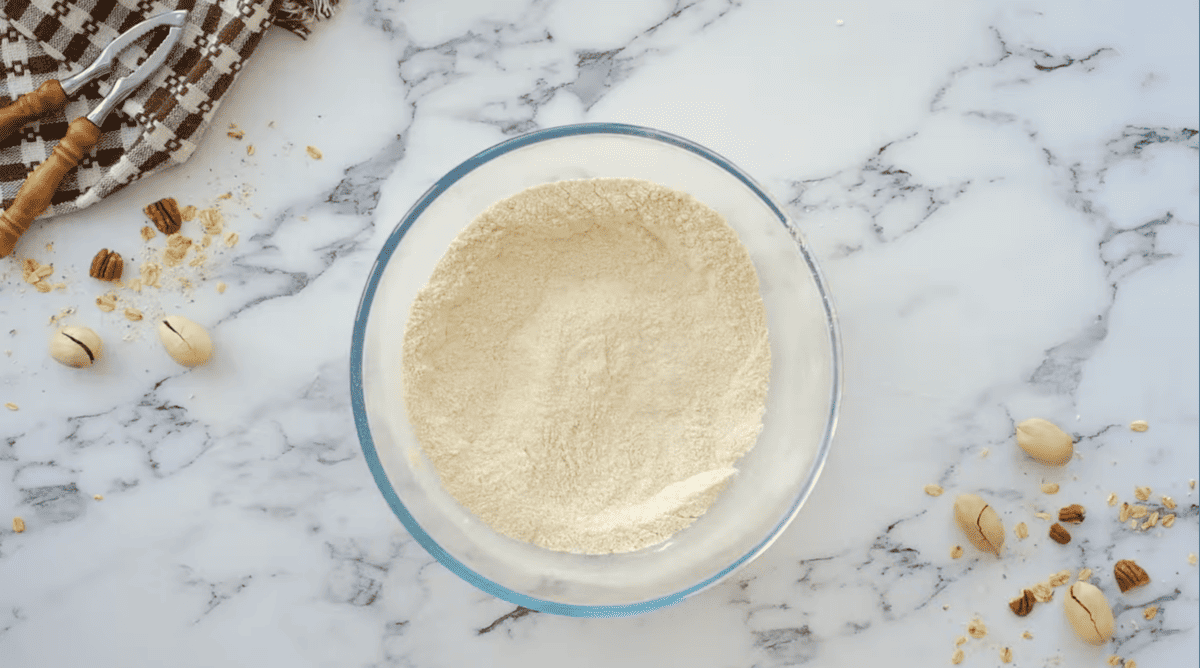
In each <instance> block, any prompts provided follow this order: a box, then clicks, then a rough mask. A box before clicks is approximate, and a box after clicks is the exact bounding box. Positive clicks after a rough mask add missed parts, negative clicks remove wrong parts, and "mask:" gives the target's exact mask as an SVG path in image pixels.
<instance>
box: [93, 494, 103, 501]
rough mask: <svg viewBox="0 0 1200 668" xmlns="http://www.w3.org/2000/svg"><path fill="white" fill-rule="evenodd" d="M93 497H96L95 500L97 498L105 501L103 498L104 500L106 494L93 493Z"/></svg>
mask: <svg viewBox="0 0 1200 668" xmlns="http://www.w3.org/2000/svg"><path fill="white" fill-rule="evenodd" d="M92 498H93V499H95V500H97V501H103V500H104V495H103V494H93V495H92Z"/></svg>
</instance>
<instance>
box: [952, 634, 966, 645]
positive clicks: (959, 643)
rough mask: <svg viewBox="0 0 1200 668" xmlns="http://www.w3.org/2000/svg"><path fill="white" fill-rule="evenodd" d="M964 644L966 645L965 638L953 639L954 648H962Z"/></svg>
mask: <svg viewBox="0 0 1200 668" xmlns="http://www.w3.org/2000/svg"><path fill="white" fill-rule="evenodd" d="M965 644H967V637H966V636H959V637H957V638H955V639H954V646H955V647H962V646H963V645H965Z"/></svg>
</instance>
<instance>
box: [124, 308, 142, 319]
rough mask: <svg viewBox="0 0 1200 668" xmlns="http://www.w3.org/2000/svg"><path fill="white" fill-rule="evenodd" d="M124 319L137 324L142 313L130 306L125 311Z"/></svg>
mask: <svg viewBox="0 0 1200 668" xmlns="http://www.w3.org/2000/svg"><path fill="white" fill-rule="evenodd" d="M125 317H126V318H128V319H130V320H132V321H133V322H137V321H139V320H141V319H142V312H141V311H139V310H137V309H135V308H133V307H132V306H130V307H129V308H127V309H125Z"/></svg>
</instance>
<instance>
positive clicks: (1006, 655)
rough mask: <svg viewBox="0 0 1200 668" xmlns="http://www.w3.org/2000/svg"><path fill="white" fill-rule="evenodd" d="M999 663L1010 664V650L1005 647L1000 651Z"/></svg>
mask: <svg viewBox="0 0 1200 668" xmlns="http://www.w3.org/2000/svg"><path fill="white" fill-rule="evenodd" d="M1000 661H1001V662H1002V663H1012V648H1011V647H1005V648H1004V649H1002V650H1000Z"/></svg>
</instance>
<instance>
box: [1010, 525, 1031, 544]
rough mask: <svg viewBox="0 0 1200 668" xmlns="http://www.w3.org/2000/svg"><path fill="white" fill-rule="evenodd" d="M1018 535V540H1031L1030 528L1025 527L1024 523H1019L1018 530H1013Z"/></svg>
mask: <svg viewBox="0 0 1200 668" xmlns="http://www.w3.org/2000/svg"><path fill="white" fill-rule="evenodd" d="M1013 531H1014V532H1016V534H1017V538H1019V539H1020V540H1025V539H1026V538H1029V527H1027V526H1025V523H1024V522H1018V523H1017V526H1016V528H1014V529H1013Z"/></svg>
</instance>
